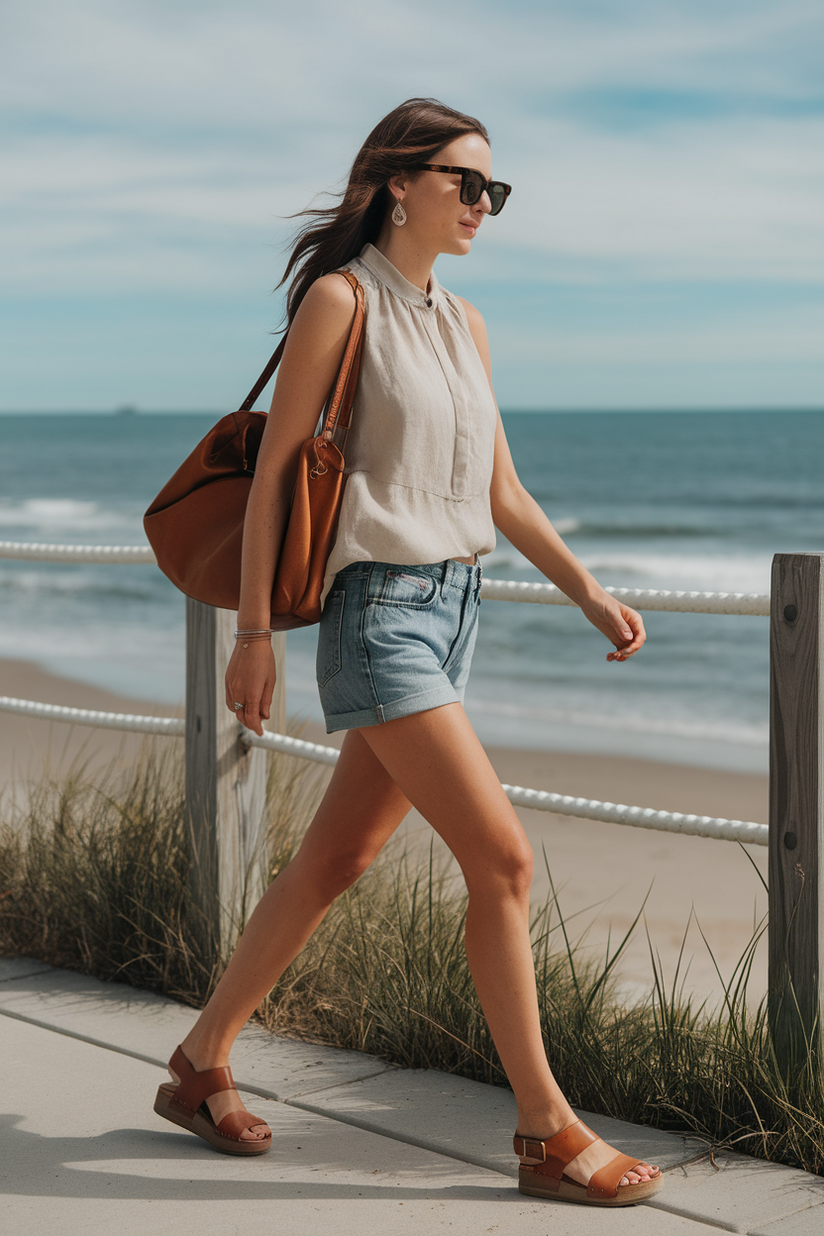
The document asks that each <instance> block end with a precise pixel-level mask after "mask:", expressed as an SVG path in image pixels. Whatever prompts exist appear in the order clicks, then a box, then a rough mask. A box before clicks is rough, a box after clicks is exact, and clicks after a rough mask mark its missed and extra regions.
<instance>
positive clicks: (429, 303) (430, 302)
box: [426, 296, 432, 309]
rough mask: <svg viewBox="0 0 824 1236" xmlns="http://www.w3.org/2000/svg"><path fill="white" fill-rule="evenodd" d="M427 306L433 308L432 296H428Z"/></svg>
mask: <svg viewBox="0 0 824 1236" xmlns="http://www.w3.org/2000/svg"><path fill="white" fill-rule="evenodd" d="M426 307H427V309H431V308H432V297H431V296H427V298H426Z"/></svg>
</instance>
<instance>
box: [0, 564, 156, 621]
mask: <svg viewBox="0 0 824 1236" xmlns="http://www.w3.org/2000/svg"><path fill="white" fill-rule="evenodd" d="M122 570H123V567H121V566H120V565H117V566H100V567H97V568H96V569H95V570H89V569H88V568H85V569H82V568H78V567H68V568H67V567H64V566H60V567H58V566H56V565H54V564H46V563H44V564H43V566H42V567H40V568H39V569H32V568H31V566H30V565H29V564H26V567H25V568H24V569H23V570H20V569H15V567H13V566H11V565H10V564H3V566H0V596H2V597H3V598H5V600H6V601H7V602H13V601H15V600H17V601H21V602H25V601H26V600H38V601H40V600H42V601H44V602H45V601H48V599H49V598H50V597H53V598H68V597H72V598H77V599H78V600H82V599H83V598H85V597H88V598H89V599H90V600H91V599H93V600H94V603H95V605H100V604H104V603H105V602H106V601H109V600H111V601H123V600H126V601H144V602H145V601H150V602H154V603H160V604H163V605H164V607H165V605H166V604H168V597H169V590H168V585H167V584H166V581H165V578H163V577H162V576H158V574H157V573H156V572H153V571H148V570H147V569H146V568H145V567H143V568H142V571H143V572H145V574H144V576H143V578H142V579H141V577H140V576H139V575H136V574H135V575H132V576H131V577H124V576H123V575H121V576H120V578H119V579H118V578H117V575H116V574H114V572H117V571H122ZM126 570H132V571H133V570H134V568H133V567H132V568H129V567H127V568H126ZM178 596H179V594H178V593H175V594H174V599H177V597H178ZM114 614H115V611H114V610H113V611H112V615H113V617H114Z"/></svg>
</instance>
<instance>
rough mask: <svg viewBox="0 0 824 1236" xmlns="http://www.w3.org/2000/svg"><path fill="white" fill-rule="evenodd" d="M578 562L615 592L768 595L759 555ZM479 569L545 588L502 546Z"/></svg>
mask: <svg viewBox="0 0 824 1236" xmlns="http://www.w3.org/2000/svg"><path fill="white" fill-rule="evenodd" d="M578 557H579V560H580V561H581V562H582V563H583V565H584V566H585V567H586V568H587V570H588V571H591V572H592V574H593V575H594V576H595V578H596V579H598V580H599V582H601V583H603V584H605V585H607V584H609V585H612V586H614V587H616V588H659V589H670V590H672V591H681V590H683V591H697V592H759V593H765V592H769V590H770V568H771V564H772V554H771V553H765V552H763V551H760V552H759V551H755V552H751V553H748V552H738V553H735V552H733V553H727V554H695V553H693V554H674V553H660V552H659V553H651V552H645V551H644V550H634V549H626V550H617V549H616V550H615V551H610V550H606V549H605V550H596V551H593V552H591V553H580V554H579V555H578ZM483 565H484V571H485V572H486V574H487V575H488V576H489V578H491V579H507V578H509V577H510V576H511V577H514V578H516V579H524V580H528V581H532V582H535V583H540V582H545V580H544V577H543V575H541V573H540V572H539V571H538V570H537V568H536V567H534V566H533V565H532V563H531V562H529V561H528V559H526V558H525V557H524V556H523V554H521V553H519V552H518V550H517V549H515V548H514V546H512V545H509V544H506V543H504V544H501V545H498V546H497V547H496V548H495V549H494V550H493V552H492V553H491V554H488V555H487V556H486V557H485V558H484V560H483Z"/></svg>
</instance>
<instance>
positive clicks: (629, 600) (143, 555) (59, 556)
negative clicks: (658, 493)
mask: <svg viewBox="0 0 824 1236" xmlns="http://www.w3.org/2000/svg"><path fill="white" fill-rule="evenodd" d="M0 558H7V559H12V560H16V561H18V562H121V563H127V562H145V563H152V562H155V561H156V559H155V556H154V553H153V552H152V550H151V549H150V548H149V546H148V545H49V544H45V543H41V542H34V541H0ZM606 591H607V592H608V593H610V595H611V596H614V597H617V598H618V600H620V601H623V602H624V604H625V605H630V606H632V608H633V609H643V610H648V611H652V610H658V611H661V610H669V611H671V612H675V613H681V614H747V615H757V616H761V617H768V616H769V612H770V598H769V594H768V593H760V592H686V591H682V592H678V591H672V590H670V589H660V588H612V587H607V588H606ZM481 597H482V598H483V600H485V601H522V602H527V603H532V604H533V605H571V606H574V604H575V602H574V601H570V599H569V597H568V596H566V594H565V593H563V592H561V590H560V588H556V587H555V585H554V584H528V583H521V582H519V581H518V580H511V579H485V580H484V581H483V584H482V586H481Z"/></svg>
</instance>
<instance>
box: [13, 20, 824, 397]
mask: <svg viewBox="0 0 824 1236" xmlns="http://www.w3.org/2000/svg"><path fill="white" fill-rule="evenodd" d="M821 17H822V15H821V10H820V5H819V4H818V3H817V2H816V3H812V2H809V0H795V2H793V0H788V2H785V3H780V0H750V2H749V3H745V2H744V0H712V2H711V0H689V2H688V0H680V2H677V3H676V2H673V3H662V2H660V0H656V2H655V3H653V2H652V0H624V3H618V2H617V0H612V2H610V3H597V0H595V2H591V3H588V4H586V5H583V6H582V5H581V4H580V3H577V0H564V2H563V3H561V2H554V3H546V2H545V0H534V2H528V0H515V2H514V3H509V4H508V5H506V6H505V7H502V6H500V5H499V4H498V3H497V2H496V3H489V2H487V0H475V2H474V3H473V4H472V5H471V6H470V7H467V6H466V5H459V4H457V3H453V4H451V5H450V4H443V3H435V0H354V3H350V4H349V5H347V6H341V5H339V4H338V3H332V0H302V3H301V5H300V6H292V5H287V4H286V3H283V2H282V0H281V3H271V0H270V2H269V3H265V2H264V0H236V3H233V4H231V5H230V4H229V3H228V0H220V2H216V0H212V2H209V0H201V2H195V0H166V2H165V3H161V2H160V0H142V2H141V3H139V4H138V3H134V2H128V0H74V3H73V4H72V5H71V6H68V5H66V4H65V3H64V0H29V3H28V4H27V5H26V6H22V5H20V6H16V8H15V11H14V12H13V13H11V14H10V15H9V16H8V17H7V18H6V28H5V31H4V51H3V52H2V53H0V54H2V56H3V57H4V63H1V64H0V100H4V101H5V102H4V107H5V112H6V115H7V118H8V121H9V124H8V126H7V127H8V131H9V133H10V136H9V137H8V139H7V141H6V144H5V148H4V151H3V156H2V157H3V163H4V170H5V173H6V176H5V180H6V185H7V189H6V192H5V194H4V199H3V201H4V215H5V223H4V228H3V231H4V237H5V241H4V243H5V247H6V254H5V255H4V259H3V266H4V275H5V285H6V288H7V290H8V292H9V294H10V295H17V296H19V297H24V298H27V299H34V300H36V299H37V298H38V297H39V298H48V297H54V296H59V297H62V298H66V299H68V300H71V299H72V298H75V299H76V300H77V301H78V302H81V301H92V300H93V299H94V298H95V297H97V298H109V299H111V298H117V297H120V298H128V297H129V296H136V295H139V296H142V297H146V296H149V297H151V296H153V295H154V296H156V297H158V298H165V297H169V296H178V297H186V296H196V297H201V298H204V299H208V298H212V300H213V302H214V303H218V302H221V301H222V302H225V301H227V300H231V299H233V298H234V299H243V298H245V297H247V296H249V295H251V294H253V290H254V289H257V291H258V292H259V291H260V289H261V288H264V289H268V288H269V287H271V286H272V285H273V284H274V282H276V280H277V278H278V277H279V274H280V269H281V267H282V260H283V259H282V254H281V251H280V246H281V245H282V244H283V243H284V242H285V240H286V238H287V236H288V234H289V232H290V231H291V229H292V228H293V227H294V224H293V223H289V222H287V221H285V220H284V219H283V218H282V216H285V215H288V214H290V213H292V212H295V211H297V210H300V209H301V208H302V207H304V206H305V205H307V204H308V202H309V201H310V200H311V198H312V197H313V196H314V195H315V194H317V193H318V192H319V191H321V190H323V189H324V188H334V187H336V186H337V184H338V182H339V181H340V178H341V177H342V176H344V175H345V173H346V170H347V167H348V165H349V163H350V162H351V159H352V157H353V155H354V153H355V150H356V148H357V146H358V144H359V143H360V142H361V141H362V140H363V138H364V136H365V134H366V132H367V131H368V129H369V128H370V127H371V125H372V124H373V123H374V122H375V121H376V119H377V118H378V117H379V116H380V115H381V114H382V113H383V112H385V111H387V110H388V109H389V108H390V107H392V106H394V105H395V104H396V103H397V102H399V101H400V100H401V99H403V98H404V97H407V96H409V95H412V94H434V95H436V96H437V97H441V98H443V99H444V100H445V101H446V102H449V103H451V104H453V105H455V106H460V107H464V108H465V109H466V110H468V111H470V112H474V113H476V114H478V115H480V117H481V119H483V120H484V121H485V122H486V123H488V124H489V126H490V129H491V133H492V139H493V152H494V158H495V168H496V174H498V175H501V176H503V177H505V178H506V179H508V180H511V181H512V183H513V185H514V186H515V188H514V192H513V196H512V198H511V201H510V203H509V204H508V206H507V210H506V212H505V213H504V214H503V215H502V216H501V218H500V219H496V220H488V221H487V222H486V224H485V226H484V230H483V233H482V236H481V237H480V238H479V241H478V242H477V244H476V253H475V254H474V255H473V261H472V263H471V264H467V266H466V268H465V270H466V274H465V275H464V273H463V269H464V268H462V273H461V279H464V278H466V280H467V282H468V283H469V285H470V286H472V284H473V282H478V281H480V282H482V283H484V284H487V285H488V284H489V283H497V284H501V283H506V284H507V285H509V286H511V287H515V286H516V285H517V286H520V287H527V286H528V285H538V284H552V283H559V284H564V283H570V282H575V283H578V284H581V285H587V286H592V287H593V288H597V287H598V286H599V285H601V286H605V285H609V286H616V285H618V286H620V285H622V284H623V285H626V286H627V288H628V289H631V285H632V284H633V283H636V282H639V281H646V282H650V281H653V282H654V281H665V282H666V281H673V280H676V281H686V282H689V283H692V284H696V285H698V284H701V283H704V284H707V285H709V286H708V292H707V295H708V296H710V295H711V294H712V292H711V288H712V286H713V285H716V284H718V283H720V282H723V281H736V282H749V283H752V284H759V285H763V284H768V283H769V282H770V281H777V282H780V283H782V284H787V283H795V284H797V285H799V287H803V285H805V284H809V283H810V282H814V281H820V280H821V279H822V277H824V162H823V161H822V152H824V105H822V88H821V83H822V70H821V64H820V59H821V51H820V49H821V47H822V42H823V41H822V39H821V32H820V30H821V24H822V21H821ZM449 269H452V268H451V267H450V268H449ZM628 296H630V297H631V291H628ZM517 300H518V298H517V295H516V294H515V292H513V310H512V314H513V321H515V322H516V323H521V322H522V321H524V322H525V318H524V313H523V311H519V309H518V304H517ZM695 312H696V313H699V312H700V311H699V310H698V309H696V310H695ZM273 317H274V318H276V317H277V312H274V313H273ZM526 325H527V326H528V324H526ZM679 328H680V327H679ZM630 334H631V332H630ZM733 335H734V332H733ZM733 335H730V336H729V339H728V345H729V347H730V348H731V349H732V352H733V353H734V354H735V355H736V356H738V354H739V350H740V349H743V350H744V351H746V347H747V345H746V342H745V341H743V340H742V341H740V347H739V343H737V342H735V339H734V338H733ZM525 337H526V338H531V335H530V333H529V330H528V329H527V330H526V333H525ZM718 337H719V336H716V339H717V338H718ZM632 338H633V339H636V336H632ZM760 338H761V336H760V335H759V334H758V331H756V332H755V333H754V334H753V335H752V336H751V338H750V345H749V346H750V347H751V349H755V348H758V347H759V346H760V344H759V343H758V342H757V340H759V339H760ZM804 339H805V343H804V354H805V355H806V356H810V355H812V354H813V352H811V348H813V344H812V341H811V340H810V339H809V338H808V337H807V335H805V336H804ZM702 340H703V342H702ZM626 343H627V340H626V339H623V340H622V339H621V338H620V337H619V336H617V335H616V336H615V339H614V349H615V352H616V355H618V354H619V353H620V352H621V350H622V348H623V346H624V345H625V344H626ZM694 344H695V347H696V348H697V349H698V354H699V355H704V356H705V357H706V358H707V363H710V358H711V356H714V355H715V353H714V352H713V348H712V346H711V341H710V340H709V339H706V338H704V336H702V335H701V332H700V330H699V331H698V333H697V334H695V335H694ZM507 346H508V347H510V349H511V350H512V354H513V355H515V354H516V353H517V354H520V345H519V344H518V343H517V331H513V335H512V340H511V341H510V343H509V344H507ZM586 346H587V345H586V344H585V343H582V344H581V349H582V351H581V353H580V354H581V356H583V354H584V352H585V348H586ZM604 346H606V347H607V349H609V346H613V345H606V344H605V345H604ZM637 346H638V347H639V348H641V349H643V339H642V337H641V336H640V335H638V336H637ZM632 347H633V348H634V347H635V343H634V342H633V344H632ZM702 348H703V349H704V351H703V353H702V352H701V349H702ZM573 353H574V354H575V355H578V353H575V349H574V348H573ZM581 363H583V361H581ZM616 363H617V362H616ZM673 363H675V360H674V359H673ZM4 402H5V400H4Z"/></svg>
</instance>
